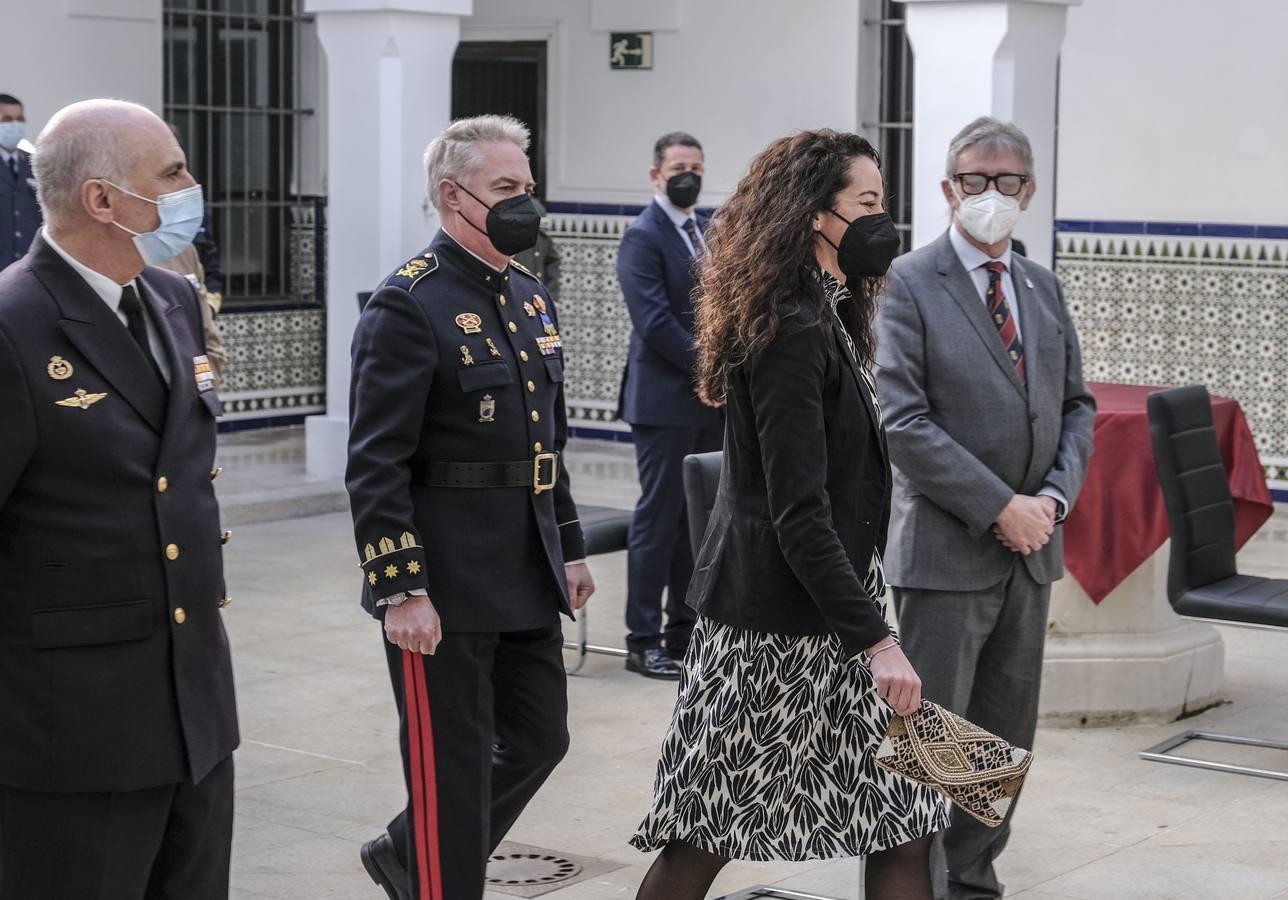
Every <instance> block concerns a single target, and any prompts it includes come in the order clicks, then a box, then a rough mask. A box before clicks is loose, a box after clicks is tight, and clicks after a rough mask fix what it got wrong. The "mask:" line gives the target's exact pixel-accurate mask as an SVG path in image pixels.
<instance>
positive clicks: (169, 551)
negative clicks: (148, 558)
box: [165, 544, 179, 559]
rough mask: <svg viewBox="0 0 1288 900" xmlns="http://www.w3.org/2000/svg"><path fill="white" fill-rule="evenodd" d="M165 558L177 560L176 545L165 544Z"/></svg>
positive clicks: (177, 548)
mask: <svg viewBox="0 0 1288 900" xmlns="http://www.w3.org/2000/svg"><path fill="white" fill-rule="evenodd" d="M165 558H166V559H178V558H179V545H178V544H166V545H165Z"/></svg>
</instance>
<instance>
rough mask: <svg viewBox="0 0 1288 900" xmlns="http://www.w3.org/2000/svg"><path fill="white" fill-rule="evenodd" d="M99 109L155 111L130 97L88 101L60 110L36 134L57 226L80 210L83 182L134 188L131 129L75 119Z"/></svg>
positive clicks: (46, 202)
mask: <svg viewBox="0 0 1288 900" xmlns="http://www.w3.org/2000/svg"><path fill="white" fill-rule="evenodd" d="M97 111H105V112H108V113H109V114H111V113H116V114H118V115H126V116H132V115H134V114H137V113H147V114H148V115H152V112H151V110H149V109H148V108H147V107H145V106H140V105H139V104H137V103H129V102H127V101H125V100H82V101H81V102H79V103H73V104H71V105H70V106H64V107H63V108H62V109H60V110H59V111H58V112H56V113H54V116H53V118H51V119H50V120H49V123H48V124H47V125H45V127H44V128H43V129H41V132H40V135H39V136H38V137H37V138H36V152H35V154H34V155H33V156H32V160H31V166H32V169H33V172H34V174H35V176H36V197H37V199H38V200H39V202H40V207H41V211H42V213H43V215H44V218H45V220H46V221H47V222H49V224H50V225H51V226H53V227H54V228H55V229H57V228H58V227H60V226H61V225H63V224H65V223H66V221H67V220H68V219H69V218H71V217H72V216H74V215H75V214H76V213H77V212H78V211H79V210H80V208H81V185H82V184H84V183H85V182H86V181H88V180H90V179H91V178H104V179H107V180H109V181H112V182H115V183H116V184H117V185H119V186H120V187H123V188H125V189H126V190H131V187H130V184H129V181H128V179H129V166H128V162H127V159H126V156H127V152H126V147H125V146H124V144H125V141H126V139H127V135H128V129H126V128H103V127H101V123H98V124H99V126H100V127H91V126H90V125H89V123H85V122H78V121H75V120H76V119H79V118H82V117H83V115H84V114H85V113H90V112H97ZM68 119H72V120H73V121H71V122H69V121H67V120H68Z"/></svg>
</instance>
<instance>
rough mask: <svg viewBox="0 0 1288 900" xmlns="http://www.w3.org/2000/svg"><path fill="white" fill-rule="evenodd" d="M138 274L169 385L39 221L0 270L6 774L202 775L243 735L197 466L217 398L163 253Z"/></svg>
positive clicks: (116, 786) (188, 294)
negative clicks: (158, 265)
mask: <svg viewBox="0 0 1288 900" xmlns="http://www.w3.org/2000/svg"><path fill="white" fill-rule="evenodd" d="M138 283H139V285H140V287H139V294H140V297H141V298H142V300H143V302H144V303H145V304H146V305H147V307H148V311H149V315H150V318H151V319H152V320H153V322H154V323H155V324H156V327H157V331H158V333H159V335H160V337H161V340H162V343H163V344H164V345H165V348H166V350H167V352H168V355H169V362H170V369H171V372H172V377H171V386H170V388H169V389H168V390H167V388H166V386H165V384H164V383H163V382H162V381H161V380H160V378H158V377H157V376H156V375H155V374H154V372H153V371H152V370H151V363H150V362H149V361H148V360H147V358H146V357H145V356H144V355H143V353H142V352H141V351H140V350H139V347H138V345H137V344H135V343H134V341H133V339H132V338H131V337H130V334H129V332H128V331H127V330H126V328H125V326H124V325H123V324H122V323H121V321H120V319H118V318H117V317H116V316H115V315H113V314H112V311H111V310H110V309H108V307H107V304H105V303H104V302H103V301H102V299H101V298H100V297H99V296H98V295H97V294H95V293H94V291H93V289H92V288H90V286H89V285H88V284H86V283H85V281H84V279H82V278H81V277H80V276H79V275H77V274H76V272H75V271H73V270H72V268H71V267H70V266H69V265H67V263H66V262H64V261H63V259H62V257H60V256H59V255H58V254H57V253H56V252H55V251H54V250H53V248H51V247H50V246H49V245H48V244H47V243H45V241H44V239H43V238H42V237H37V238H36V240H35V242H34V243H33V244H32V248H31V252H30V253H29V254H28V255H27V256H26V257H24V258H23V259H21V260H19V261H18V262H16V263H14V264H13V265H12V266H10V267H9V268H7V269H5V271H4V272H3V273H0V736H2V737H0V784H3V785H6V786H9V787H16V788H22V789H25V790H33V791H57V792H63V791H78V792H79V791H95V792H97V791H132V790H138V789H141V788H146V787H152V786H157V785H163V784H171V783H176V782H180V781H184V780H185V779H188V778H192V779H195V780H198V781H200V780H201V779H202V777H204V776H205V775H206V773H207V772H209V771H210V769H211V768H212V767H213V766H214V765H215V764H217V763H218V762H220V761H221V760H223V759H225V758H226V757H227V756H228V755H229V754H230V753H232V751H233V748H234V747H236V746H237V715H236V710H235V705H234V701H233V676H232V664H231V660H230V659H229V653H228V641H227V637H226V635H225V633H224V626H223V622H222V621H221V615H222V613H221V612H220V604H221V601H222V600H223V598H224V597H225V593H224V574H223V548H222V547H221V546H220V544H221V541H220V530H219V509H218V506H217V505H216V502H215V492H214V488H213V486H212V485H211V480H212V477H213V474H212V466H213V460H214V455H215V416H216V415H217V414H219V412H220V405H219V400H218V398H217V397H216V396H215V392H214V391H213V390H209V391H206V392H205V393H200V392H198V390H197V382H196V379H195V377H194V368H195V367H196V366H197V365H199V360H198V361H194V357H201V356H204V354H205V352H206V351H205V349H204V347H203V342H202V328H201V315H200V313H199V311H198V310H199V307H198V306H197V303H198V301H197V296H196V294H195V293H194V291H193V289H192V287H191V286H190V285H189V284H188V282H187V281H186V280H185V279H184V278H183V277H181V276H179V275H175V274H174V273H172V272H165V271H162V270H160V269H147V270H146V271H145V272H144V273H143V274H142V275H141V276H140V277H139V279H138ZM162 478H164V479H165V480H164V482H163V481H162V480H161V479H162ZM163 486H164V487H163ZM180 609H182V610H183V612H182V614H180V613H179V612H178V611H179V610H180Z"/></svg>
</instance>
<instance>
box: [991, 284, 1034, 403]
mask: <svg viewBox="0 0 1288 900" xmlns="http://www.w3.org/2000/svg"><path fill="white" fill-rule="evenodd" d="M984 268H986V269H988V291H987V293H985V294H984V299H985V301H986V302H987V303H988V314H989V316H991V317H992V319H993V324H994V325H996V326H997V334H998V336H999V337H1001V339H1002V349H1004V350H1005V351H1006V355H1007V356H1009V357H1010V358H1011V365H1013V366H1015V374H1016V375H1018V376H1019V378H1020V383H1021V384H1028V378H1027V377H1026V376H1025V374H1024V343H1023V342H1022V341H1021V340H1020V330H1019V328H1017V327H1016V325H1015V317H1014V316H1013V315H1011V307H1010V306H1009V305H1008V304H1007V302H1006V292H1005V291H1003V290H1002V273H1003V272H1005V271H1006V264H1005V263H1003V262H1001V261H1000V260H996V259H995V260H992V261H990V262H986V263H984Z"/></svg>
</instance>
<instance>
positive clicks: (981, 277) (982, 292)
mask: <svg viewBox="0 0 1288 900" xmlns="http://www.w3.org/2000/svg"><path fill="white" fill-rule="evenodd" d="M948 240H949V241H950V242H951V243H952V245H953V250H954V251H956V253H957V258H958V259H959V260H961V264H962V268H964V269H965V270H966V271H967V272H968V273H969V274H970V280H971V281H972V282H973V283H974V285H975V291H976V293H978V294H979V302H980V303H983V304H984V305H985V307H987V306H988V299H987V294H988V269H986V268H984V264H985V263H988V262H992V261H993V259H994V258H993V257H991V256H989V255H988V254H987V253H985V252H984V251H983V250H981V249H979V248H978V247H976V246H975V245H974V244H972V243H971V242H970V241H968V240H966V237H965V235H963V234H962V233H961V230H960V229H958V227H957V223H955V222H954V223H953V224H952V225H950V226H948ZM1011 255H1012V254H1011V242H1010V241H1009V240H1008V241H1007V242H1006V250H1005V251H1003V253H1002V255H1001V256H999V257H997V260H998V261H999V262H1001V263H1002V265H1004V266H1006V271H1004V272H1003V273H1002V296H1003V297H1005V298H1006V306H1007V308H1008V309H1009V310H1010V311H1011V318H1013V319H1014V320H1015V333H1016V334H1018V335H1019V336H1020V342H1021V343H1022V344H1023V346H1024V365H1025V366H1026V367H1027V368H1028V370H1029V371H1030V372H1032V371H1034V370H1035V366H1036V364H1037V360H1036V359H1035V358H1034V355H1033V348H1031V347H1030V346H1029V345H1028V344H1027V343H1024V327H1023V324H1022V323H1021V322H1020V303H1019V298H1018V297H1017V296H1016V294H1015V281H1014V280H1013V279H1012V278H1011ZM1038 496H1039V497H1050V498H1051V499H1052V500H1054V501H1055V502H1056V505H1057V507H1058V509H1056V521H1057V522H1063V521H1064V519H1065V517H1066V516H1067V515H1068V514H1069V501H1068V500H1066V499H1065V496H1064V493H1063V492H1062V491H1060V490H1059V489H1058V488H1054V487H1051V486H1050V485H1047V486H1045V487H1043V488H1042V490H1040V491H1038Z"/></svg>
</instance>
